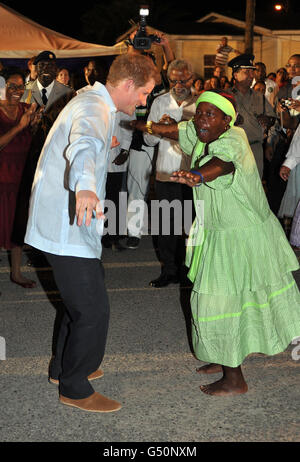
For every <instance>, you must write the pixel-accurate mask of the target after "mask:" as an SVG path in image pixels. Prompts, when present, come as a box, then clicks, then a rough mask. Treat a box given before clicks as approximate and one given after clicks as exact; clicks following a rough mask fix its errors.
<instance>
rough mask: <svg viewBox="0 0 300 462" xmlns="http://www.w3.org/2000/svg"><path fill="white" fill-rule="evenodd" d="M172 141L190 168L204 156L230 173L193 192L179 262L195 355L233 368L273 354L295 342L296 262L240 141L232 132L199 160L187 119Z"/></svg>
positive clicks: (299, 324)
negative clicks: (185, 270)
mask: <svg viewBox="0 0 300 462" xmlns="http://www.w3.org/2000/svg"><path fill="white" fill-rule="evenodd" d="M179 141H180V145H181V148H182V150H183V151H184V152H185V153H187V154H190V155H192V166H195V165H196V167H197V166H198V165H199V166H201V165H204V164H205V163H206V162H208V161H209V160H210V159H211V158H212V157H218V158H219V159H221V160H223V161H225V162H233V164H234V166H235V172H234V173H233V174H228V175H224V176H221V177H218V178H216V179H215V180H214V181H211V182H209V183H207V184H203V185H201V186H200V187H194V188H193V191H194V202H195V208H196V219H195V221H194V223H193V226H192V229H191V233H190V236H189V242H188V247H187V257H186V264H187V266H188V267H189V268H190V269H189V278H190V279H191V280H192V282H193V283H194V286H193V291H192V295H191V308H192V335H193V346H194V351H195V354H196V356H197V358H198V359H200V360H202V361H207V362H212V363H217V364H222V365H224V366H230V367H237V366H239V365H240V364H241V363H242V362H243V360H244V358H245V357H246V356H247V355H249V354H250V353H255V352H256V353H258V352H260V353H265V354H267V355H274V354H277V353H280V352H282V351H284V350H285V349H286V348H287V346H288V345H289V344H290V342H291V341H292V340H293V339H294V338H296V337H299V336H300V293H299V290H298V287H297V284H296V282H295V280H294V278H293V275H292V274H291V272H292V271H295V270H297V269H298V268H299V264H298V260H297V258H296V256H295V254H294V252H293V250H292V249H291V247H290V245H289V243H288V241H287V239H286V237H285V234H284V232H283V229H282V227H281V225H280V223H279V222H278V220H277V218H276V217H275V216H274V214H273V213H272V212H271V210H270V208H269V206H268V203H267V200H266V196H265V193H264V190H263V188H262V184H261V181H260V178H259V174H258V170H257V167H256V163H255V160H254V156H253V154H252V151H251V148H250V146H249V143H248V140H247V136H246V134H245V132H244V130H243V129H241V128H238V127H232V128H230V129H229V130H228V131H227V132H225V133H224V134H223V135H221V137H220V138H219V139H218V140H216V141H214V142H212V143H211V144H210V145H209V154H208V155H206V156H204V155H203V152H204V144H203V143H202V142H201V141H199V140H198V139H197V135H196V132H195V129H194V126H193V122H192V121H189V122H182V123H181V124H179Z"/></svg>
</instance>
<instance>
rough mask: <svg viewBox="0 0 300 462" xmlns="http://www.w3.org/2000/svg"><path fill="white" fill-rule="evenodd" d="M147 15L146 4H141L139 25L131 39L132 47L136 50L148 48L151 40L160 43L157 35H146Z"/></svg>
mask: <svg viewBox="0 0 300 462" xmlns="http://www.w3.org/2000/svg"><path fill="white" fill-rule="evenodd" d="M147 16H149V8H148V7H147V6H142V7H141V8H140V27H139V29H138V31H137V33H136V35H135V37H134V39H133V41H132V44H133V47H134V48H135V49H136V50H149V49H150V48H151V45H152V43H153V42H156V43H160V37H158V36H157V35H154V34H150V35H147V32H146V26H147V22H146V17H147Z"/></svg>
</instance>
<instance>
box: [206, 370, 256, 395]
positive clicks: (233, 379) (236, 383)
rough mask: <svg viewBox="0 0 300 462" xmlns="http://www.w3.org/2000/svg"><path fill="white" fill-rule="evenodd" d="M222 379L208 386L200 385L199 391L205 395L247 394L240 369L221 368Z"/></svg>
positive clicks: (246, 386) (246, 387)
mask: <svg viewBox="0 0 300 462" xmlns="http://www.w3.org/2000/svg"><path fill="white" fill-rule="evenodd" d="M221 367H222V370H223V373H224V375H223V377H222V378H221V379H220V380H218V381H217V382H214V383H211V384H209V385H201V386H200V390H201V391H203V393H206V394H207V395H214V396H228V395H240V394H243V393H247V391H248V385H247V383H246V382H245V379H244V376H243V374H242V370H241V367H240V366H239V367H228V366H221Z"/></svg>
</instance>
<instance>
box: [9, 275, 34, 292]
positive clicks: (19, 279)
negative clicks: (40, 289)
mask: <svg viewBox="0 0 300 462" xmlns="http://www.w3.org/2000/svg"><path fill="white" fill-rule="evenodd" d="M10 280H11V282H14V283H15V284H18V285H19V286H21V287H23V288H24V289H34V288H35V287H36V282H35V281H33V280H32V279H28V278H25V277H24V276H23V275H22V274H19V275H17V276H13V275H11V276H10Z"/></svg>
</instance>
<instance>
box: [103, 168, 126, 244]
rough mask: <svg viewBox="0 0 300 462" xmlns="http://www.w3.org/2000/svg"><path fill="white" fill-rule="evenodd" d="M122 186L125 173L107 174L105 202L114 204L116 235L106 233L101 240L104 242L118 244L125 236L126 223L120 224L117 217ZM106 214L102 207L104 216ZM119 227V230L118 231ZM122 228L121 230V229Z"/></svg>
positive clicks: (124, 182) (124, 181)
mask: <svg viewBox="0 0 300 462" xmlns="http://www.w3.org/2000/svg"><path fill="white" fill-rule="evenodd" d="M124 184H126V172H115V173H110V172H109V173H108V174H107V180H106V197H105V200H110V201H112V202H113V203H114V204H115V207H116V216H115V218H116V223H115V225H116V228H115V229H116V233H115V234H112V235H110V234H109V233H106V234H105V235H104V236H103V240H104V241H106V242H110V243H112V242H118V241H119V239H120V236H123V235H124V234H126V231H127V229H126V223H125V224H124V223H120V219H119V215H120V206H121V204H120V193H121V192H123V191H124ZM106 213H107V210H106V209H105V205H104V214H106ZM107 225H108V223H106V222H105V223H104V229H105V228H106V227H107ZM120 227H121V229H120ZM122 228H123V229H122Z"/></svg>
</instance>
